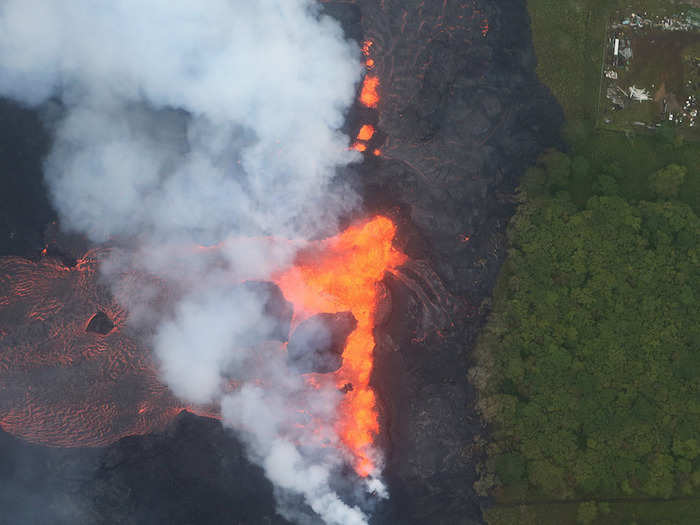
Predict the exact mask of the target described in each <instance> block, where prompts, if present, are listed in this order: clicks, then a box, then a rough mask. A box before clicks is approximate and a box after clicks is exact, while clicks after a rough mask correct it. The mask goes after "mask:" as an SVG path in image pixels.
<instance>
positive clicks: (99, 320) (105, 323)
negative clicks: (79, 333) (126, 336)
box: [85, 312, 114, 335]
mask: <svg viewBox="0 0 700 525" xmlns="http://www.w3.org/2000/svg"><path fill="white" fill-rule="evenodd" d="M112 328H114V323H113V322H112V320H111V319H110V318H109V317H108V316H107V314H106V313H104V312H97V313H96V314H95V315H93V316H92V319H90V322H89V323H88V325H87V328H85V331H86V332H94V333H96V334H102V335H107V334H108V333H110V332H111V331H112Z"/></svg>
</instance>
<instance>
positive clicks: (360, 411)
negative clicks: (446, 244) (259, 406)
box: [277, 217, 406, 476]
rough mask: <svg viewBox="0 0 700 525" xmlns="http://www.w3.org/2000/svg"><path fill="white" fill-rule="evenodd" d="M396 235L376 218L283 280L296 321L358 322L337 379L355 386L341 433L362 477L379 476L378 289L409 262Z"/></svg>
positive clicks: (301, 261) (311, 253)
mask: <svg viewBox="0 0 700 525" xmlns="http://www.w3.org/2000/svg"><path fill="white" fill-rule="evenodd" d="M395 233H396V227H395V226H394V224H393V223H392V222H391V221H390V220H389V219H387V218H386V217H375V218H374V219H372V220H370V221H367V222H365V223H364V224H360V225H358V226H354V227H351V228H348V229H347V230H345V231H344V232H343V233H341V234H340V235H337V236H336V237H332V238H330V239H326V240H324V241H322V242H321V243H320V245H319V246H316V247H313V248H311V249H309V250H306V251H304V252H301V253H300V254H299V255H298V257H297V261H296V263H295V265H294V267H293V268H292V269H290V270H288V271H287V272H285V273H284V274H282V275H281V276H279V278H278V279H277V284H278V285H279V286H280V288H281V289H282V292H283V293H284V295H285V297H286V298H287V300H289V301H291V302H292V303H293V304H294V309H295V320H301V319H300V318H299V316H300V312H301V317H308V316H311V315H314V314H316V313H319V312H329V313H334V312H342V311H348V310H349V311H351V312H352V313H353V315H354V316H355V318H356V319H357V328H356V329H355V331H354V332H352V333H351V334H350V336H349V337H348V340H347V343H346V345H345V350H344V352H343V366H342V367H341V368H340V369H339V370H338V371H337V372H334V376H335V382H336V385H337V387H338V388H342V387H343V385H346V384H347V383H351V384H352V390H350V391H348V392H346V393H345V395H344V396H343V400H342V402H341V404H340V407H339V415H338V422H337V431H338V434H339V436H340V438H341V440H342V441H343V443H344V444H345V445H346V446H347V447H348V449H349V450H350V452H351V453H352V455H353V457H354V459H355V463H354V466H355V470H356V471H357V473H358V474H359V475H361V476H367V475H369V474H372V473H374V472H375V470H376V465H375V463H374V459H373V457H374V454H373V452H372V451H373V441H374V436H375V435H376V434H377V433H378V432H379V422H378V420H377V409H376V402H375V395H374V391H373V390H372V389H371V388H370V386H369V379H370V374H371V372H372V367H373V360H374V358H373V349H374V334H373V329H374V315H375V310H376V301H377V289H376V286H377V283H378V282H379V281H380V280H381V279H382V278H383V277H384V273H385V272H387V271H392V270H393V269H394V268H396V267H398V266H400V265H401V264H403V263H404V262H405V261H406V256H405V255H404V254H402V253H401V252H399V251H397V250H395V249H394V248H393V246H392V240H393V238H394V235H395Z"/></svg>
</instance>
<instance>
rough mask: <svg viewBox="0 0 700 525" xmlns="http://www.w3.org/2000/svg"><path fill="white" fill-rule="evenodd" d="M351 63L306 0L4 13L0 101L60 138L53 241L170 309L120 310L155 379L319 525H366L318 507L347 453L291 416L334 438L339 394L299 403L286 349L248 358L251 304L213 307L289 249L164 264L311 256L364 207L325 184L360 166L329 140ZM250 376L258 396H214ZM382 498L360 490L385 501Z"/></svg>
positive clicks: (21, 2) (245, 294)
mask: <svg viewBox="0 0 700 525" xmlns="http://www.w3.org/2000/svg"><path fill="white" fill-rule="evenodd" d="M359 56H360V53H359V50H358V49H357V47H356V45H354V44H353V43H350V42H348V41H346V40H345V38H344V36H343V34H342V30H341V29H340V27H339V26H338V24H337V23H335V22H334V21H332V20H331V19H330V18H328V17H324V16H320V14H319V12H318V8H317V6H316V4H315V2H312V1H310V0H260V1H255V2H249V1H242V0H211V1H208V2H206V4H202V3H201V2H196V1H185V0H183V1H177V2H171V1H166V0H152V1H150V2H147V3H145V4H144V3H143V2H136V1H135V0H121V1H117V2H114V1H106V0H101V1H94V0H93V1H90V0H75V1H72V2H58V1H49V2H47V1H44V0H8V1H6V2H4V3H3V5H2V7H1V8H0V94H2V95H4V96H7V97H11V98H13V99H16V100H19V101H21V102H23V103H25V104H27V105H29V106H32V107H37V108H39V109H40V111H42V113H43V115H44V116H45V118H46V122H47V123H48V125H50V126H51V128H52V130H53V132H54V143H53V147H52V150H51V152H50V154H49V156H48V158H47V159H46V162H45V176H46V183H47V186H48V188H49V191H50V194H51V197H52V200H53V203H54V205H55V207H56V209H57V211H58V212H59V216H60V218H61V222H62V224H63V225H64V227H67V228H69V229H71V230H74V231H78V232H82V233H84V234H86V235H87V236H88V237H89V238H90V239H91V240H92V241H94V242H104V241H107V240H110V241H116V244H117V245H118V246H119V249H118V250H114V251H113V254H112V258H111V260H109V261H107V263H106V264H105V265H104V269H105V270H104V273H105V275H106V276H107V278H109V277H110V275H114V274H115V272H118V271H124V268H125V266H127V267H129V268H132V269H134V270H136V271H145V272H148V273H151V274H154V275H156V276H157V277H159V278H161V279H162V280H163V281H165V282H166V283H169V284H170V285H171V287H172V288H173V289H174V290H175V297H177V298H178V300H177V304H176V306H175V307H174V310H173V312H171V313H164V312H154V311H152V310H150V309H149V307H148V302H147V301H144V302H143V303H140V302H139V300H138V299H135V298H134V297H125V296H122V295H120V290H119V289H115V290H114V293H115V297H116V298H117V299H118V300H120V301H122V302H123V303H124V305H125V306H126V307H128V308H129V310H130V311H131V312H132V315H133V316H134V319H133V321H134V322H141V323H143V322H144V321H146V320H147V321H148V322H156V326H157V328H156V331H155V335H154V337H153V340H152V343H154V345H155V352H156V355H157V357H158V359H159V360H160V362H161V364H162V371H163V377H164V379H165V380H166V381H167V383H168V385H169V386H170V387H171V388H172V390H173V391H174V392H175V393H176V394H178V395H180V396H181V397H183V398H184V399H185V400H186V401H189V402H195V403H203V402H210V401H214V402H220V403H221V404H222V413H223V416H224V420H225V422H226V423H227V424H229V425H231V426H233V427H234V428H236V429H238V430H239V431H241V433H242V435H243V436H244V437H245V439H246V442H247V443H248V446H249V451H250V455H251V457H252V458H253V459H254V460H255V461H257V462H258V463H259V464H260V465H261V466H262V467H263V468H264V469H265V472H266V473H267V475H268V476H269V478H270V479H271V480H272V481H273V483H275V485H276V487H277V490H278V492H279V494H280V501H288V500H289V498H286V497H285V495H289V494H291V495H296V496H301V497H303V499H304V500H305V502H306V504H307V505H308V506H309V507H310V508H311V509H313V511H314V512H315V513H316V514H318V515H319V516H320V517H321V518H322V519H323V520H324V521H326V522H327V523H343V524H352V523H363V522H364V521H365V519H366V517H365V515H364V513H363V512H362V511H361V510H359V509H358V508H357V507H351V506H348V505H346V504H345V503H343V502H342V501H341V499H340V498H339V497H338V495H337V494H336V493H335V492H334V491H333V490H332V489H331V488H330V481H329V480H330V478H331V476H332V475H333V472H334V469H336V468H338V467H340V466H341V465H342V464H343V462H344V460H345V458H344V457H343V453H342V452H341V450H342V447H340V446H338V447H333V446H331V447H328V446H327V445H328V444H331V445H332V444H334V443H337V439H338V438H337V436H335V435H334V434H333V429H332V426H328V428H325V429H323V430H324V431H323V432H321V433H322V434H323V443H321V442H320V439H321V438H319V437H317V436H315V435H314V434H313V433H312V431H311V429H310V428H309V425H306V426H305V425H303V424H300V421H299V420H298V417H299V409H301V408H303V409H304V410H306V413H307V416H306V417H309V415H310V417H311V418H313V419H314V420H319V421H328V420H330V419H332V415H333V411H334V408H335V405H336V403H337V401H338V397H339V396H340V394H339V393H338V392H337V391H336V390H335V389H334V388H327V389H324V388H323V387H322V388H321V389H320V390H314V389H311V391H310V389H309V387H308V386H307V384H306V383H305V382H304V381H303V378H301V377H300V376H298V375H294V374H290V373H289V370H288V368H287V366H286V361H285V355H284V353H283V352H281V351H280V344H277V345H276V346H275V345H267V346H263V347H262V348H261V347H259V346H256V345H252V344H248V343H247V342H246V334H247V333H248V331H249V330H250V328H251V327H258V328H259V326H260V325H261V324H262V325H264V324H266V323H270V324H271V325H274V323H276V322H277V321H276V320H275V319H271V318H269V315H268V314H267V313H266V312H265V303H266V300H267V298H266V297H265V294H257V293H252V292H251V291H250V290H247V291H246V290H241V289H239V290H237V291H236V292H235V293H234V292H231V293H228V292H227V290H229V291H230V288H226V284H227V283H228V284H230V283H231V282H241V281H243V280H246V279H260V280H264V279H265V278H267V277H269V275H270V273H271V272H272V271H274V270H276V269H278V268H280V267H282V266H283V265H284V264H288V263H289V262H290V261H291V259H292V257H293V255H294V248H293V247H291V246H289V247H287V248H284V247H282V248H281V247H280V246H279V245H272V244H270V243H264V242H259V243H255V242H252V241H249V242H247V243H242V242H237V243H234V244H231V245H230V246H233V248H231V249H227V248H226V245H225V246H224V248H223V249H222V250H220V251H219V252H218V253H219V254H220V256H219V257H218V259H217V260H216V261H210V260H209V259H207V258H206V257H198V258H189V257H187V254H183V253H182V252H181V251H179V249H178V247H179V246H184V245H188V244H192V243H198V244H212V243H218V242H221V241H225V240H226V239H228V238H232V237H237V238H239V239H240V238H241V237H243V236H246V237H250V236H264V235H275V236H279V237H287V238H297V239H302V240H303V239H308V238H310V237H311V236H313V235H316V234H318V233H319V232H320V231H322V230H323V231H328V230H329V225H331V227H330V229H331V230H332V225H333V224H335V221H336V219H337V217H338V215H339V214H340V213H342V212H345V211H348V210H350V209H351V208H352V207H354V206H356V205H357V204H358V199H357V197H356V195H355V194H354V193H352V192H351V191H350V190H349V189H348V188H346V187H345V186H343V184H342V183H339V182H338V181H334V180H333V178H334V174H335V170H336V168H337V167H339V166H343V165H345V164H347V163H349V162H351V161H353V160H355V159H357V158H359V154H357V153H356V152H353V151H349V150H348V147H347V145H348V138H347V137H346V136H344V135H343V134H342V133H340V132H339V131H338V129H339V128H340V126H341V125H342V124H343V120H344V114H345V111H346V109H347V108H348V107H349V105H350V104H351V103H352V100H353V97H354V95H355V91H356V86H357V83H358V81H359V79H360V76H361V73H362V65H361V63H360V60H359ZM143 297H144V298H147V297H148V293H147V291H144V293H143ZM251 363H253V364H251ZM249 366H253V367H254V370H255V374H256V375H257V376H258V379H260V380H261V381H262V385H253V384H244V386H243V387H242V388H240V389H238V390H236V391H234V393H231V392H229V391H228V390H227V389H226V388H224V384H225V382H226V380H227V379H228V378H230V377H232V376H236V375H239V376H243V377H244V378H246V377H247V375H248V372H247V368H246V367H249ZM244 383H245V382H244ZM300 442H301V443H304V447H303V448H301V447H300V446H298V445H297V443H300ZM321 444H323V446H321ZM377 483H378V482H377V480H372V481H369V482H368V485H369V486H370V487H371V490H373V491H374V492H379V493H381V492H382V491H381V487H380V486H379V485H378V484H377ZM281 510H282V511H283V512H284V513H285V515H286V516H288V517H290V518H292V519H295V517H296V516H297V515H296V514H295V512H296V510H295V509H294V508H292V507H290V506H288V505H285V506H284V507H283V508H282V507H281Z"/></svg>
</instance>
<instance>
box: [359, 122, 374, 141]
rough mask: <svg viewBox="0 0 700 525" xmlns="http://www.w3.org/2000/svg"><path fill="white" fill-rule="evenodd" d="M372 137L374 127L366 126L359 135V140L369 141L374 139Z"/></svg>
mask: <svg viewBox="0 0 700 525" xmlns="http://www.w3.org/2000/svg"><path fill="white" fill-rule="evenodd" d="M372 135H374V126H371V125H369V124H365V125H364V126H362V127H361V128H360V131H359V132H358V133H357V140H369V139H371V138H372Z"/></svg>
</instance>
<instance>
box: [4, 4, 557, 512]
mask: <svg viewBox="0 0 700 525" xmlns="http://www.w3.org/2000/svg"><path fill="white" fill-rule="evenodd" d="M325 8H326V10H327V12H329V13H330V14H331V15H332V16H335V17H336V18H338V19H340V20H341V22H343V25H344V27H345V29H346V33H347V34H348V35H349V36H351V37H352V38H355V39H357V40H361V39H363V38H369V39H372V41H373V42H374V46H373V51H372V54H373V58H374V59H375V60H376V66H375V70H374V73H375V74H376V75H377V76H378V77H379V78H380V81H381V86H380V88H379V94H380V96H381V102H380V104H379V106H378V108H377V111H374V110H367V109H363V108H360V107H357V108H355V109H354V110H353V111H352V112H351V114H350V115H349V119H348V131H349V132H351V133H356V132H357V130H358V129H359V126H360V125H361V124H363V123H371V124H374V125H375V126H376V127H377V133H376V135H375V137H374V138H373V140H374V141H375V142H374V143H373V144H372V147H371V148H370V150H371V149H373V148H374V147H375V146H376V147H379V148H381V150H382V155H381V156H380V157H374V156H373V155H368V156H367V158H366V159H365V162H364V163H363V164H362V165H359V166H355V167H353V169H351V170H349V172H350V173H346V174H345V175H347V176H349V177H353V178H354V181H355V183H356V184H357V187H358V188H359V189H360V191H361V192H362V194H363V195H364V197H365V203H366V205H365V209H364V210H363V214H364V215H366V214H369V213H386V214H389V215H390V216H391V217H392V218H393V219H394V220H395V221H397V223H398V224H399V238H398V241H397V243H398V244H399V245H400V246H401V248H402V249H403V250H404V251H405V252H406V253H407V254H408V255H410V256H411V258H412V259H413V261H414V264H411V265H410V266H409V267H408V268H407V269H406V270H404V271H402V272H401V273H400V274H399V275H397V276H394V277H389V278H387V280H386V285H387V288H388V289H389V291H390V293H391V297H392V303H393V309H392V312H391V314H390V315H389V317H388V319H387V320H386V321H385V323H384V324H383V325H382V326H381V327H380V328H379V329H378V333H377V341H378V345H377V349H376V367H375V374H374V378H373V382H374V385H375V388H376V390H377V393H378V396H379V399H380V403H381V413H382V428H383V434H382V436H381V440H382V443H383V444H384V446H385V449H386V451H387V465H386V473H385V475H386V479H387V481H388V483H389V486H390V491H391V494H392V498H391V499H390V501H389V502H387V503H386V504H384V505H383V506H381V507H380V508H378V509H377V512H376V513H375V516H374V520H373V521H374V522H375V523H382V524H384V523H387V524H389V523H391V524H393V523H402V524H404V523H431V524H432V523H445V524H457V523H476V522H480V521H481V511H480V505H481V504H483V503H485V502H481V501H479V500H478V498H477V497H476V496H475V494H474V491H473V489H472V483H473V481H474V479H475V472H474V462H475V458H474V457H473V455H472V452H471V446H470V445H471V443H472V440H473V436H474V435H476V434H477V433H479V432H483V431H484V430H483V429H482V428H481V424H480V422H479V420H478V417H477V416H476V414H475V412H474V409H473V398H474V396H473V392H472V390H471V387H470V386H469V385H468V383H467V380H466V373H467V369H468V367H469V363H470V357H469V356H470V349H471V348H472V347H473V345H474V342H475V339H476V337H477V335H478V332H479V330H480V327H481V325H482V324H483V321H484V316H485V314H486V313H487V310H488V306H487V305H488V298H489V296H490V294H491V291H492V289H493V286H494V283H495V279H496V276H497V274H498V271H499V269H500V265H501V262H502V260H503V257H504V250H505V244H506V242H505V241H506V239H505V226H506V223H507V221H508V219H509V218H510V216H511V215H512V213H513V211H514V206H515V204H514V198H513V192H514V189H515V187H516V185H517V181H518V179H519V177H520V176H521V175H522V173H523V172H524V170H525V169H526V168H527V166H528V165H530V164H531V163H532V162H533V161H534V159H535V157H536V156H537V154H538V153H539V152H540V151H542V150H543V149H544V148H546V147H548V146H552V145H555V144H556V143H557V141H558V131H559V127H560V124H561V122H562V116H561V113H560V110H559V108H558V106H557V105H556V103H555V102H554V100H553V99H552V97H551V96H550V95H549V93H548V92H547V91H546V90H545V89H544V88H543V87H542V86H541V85H540V84H539V83H538V82H537V79H536V77H535V73H534V69H535V58H534V52H533V50H532V43H531V36H530V28H529V19H528V15H527V12H526V9H525V0H479V1H478V2H472V1H467V2H458V1H450V0H445V1H444V2H443V1H439V0H438V1H434V2H433V1H430V2H419V1H417V0H357V1H356V2H335V1H334V2H327V3H326V6H325ZM485 24H487V26H488V33H487V34H486V36H483V32H484V29H485V27H486V25H485ZM0 118H1V119H2V122H3V129H4V130H5V131H3V148H2V149H0V168H2V169H1V170H0V177H2V192H0V194H1V195H2V208H1V209H0V250H1V251H0V253H2V254H8V253H11V254H16V255H24V256H37V255H38V252H39V251H40V250H41V248H42V247H43V241H42V235H43V232H44V229H45V227H46V225H47V223H48V222H49V221H50V220H51V219H52V217H53V212H52V210H51V209H50V207H49V205H48V199H47V197H46V195H45V192H44V189H43V186H42V183H41V175H40V171H41V159H42V158H43V155H44V154H45V152H46V151H47V148H48V144H49V143H48V138H47V137H48V135H47V134H46V133H44V132H42V130H41V125H40V122H39V120H38V119H37V117H36V115H35V114H34V113H32V112H30V111H27V110H24V109H20V108H17V107H16V106H14V105H12V104H9V103H6V102H3V103H2V104H1V105H0ZM350 219H352V218H349V220H350ZM467 238H468V239H467ZM0 487H2V491H0V508H2V512H1V513H0V524H2V525H4V524H5V523H8V524H9V523H12V524H16V523H20V524H24V523H48V522H51V523H71V524H80V523H148V524H150V523H171V524H180V523H181V524H185V523H187V524H194V523H197V524H199V523H222V522H227V523H250V524H265V523H278V522H281V520H280V519H279V518H278V517H276V516H275V514H274V502H273V497H272V489H271V487H270V485H269V483H268V482H267V481H266V480H265V479H264V477H263V476H262V473H261V472H260V470H259V469H258V468H257V467H254V466H251V465H250V464H249V463H248V462H247V460H246V459H245V457H244V454H243V451H242V448H241V446H240V444H239V442H238V441H237V440H236V439H235V438H233V437H232V436H230V435H229V434H228V433H226V432H225V431H224V430H223V429H222V428H221V425H220V424H219V423H218V422H215V421H211V420H206V419H203V418H197V417H195V416H191V415H183V416H182V417H181V418H180V419H178V420H177V421H176V422H175V423H174V424H173V425H171V426H170V427H169V428H168V429H167V430H166V431H164V432H163V433H160V434H156V435H152V436H143V437H131V438H126V439H124V440H122V441H120V442H118V443H116V444H114V445H112V446H110V447H107V448H104V449H68V450H66V449H47V448H43V447H37V446H31V445H27V444H25V443H22V442H21V441H19V440H16V439H14V438H12V437H10V436H8V435H7V434H3V433H2V432H0ZM49 518H50V519H49Z"/></svg>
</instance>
